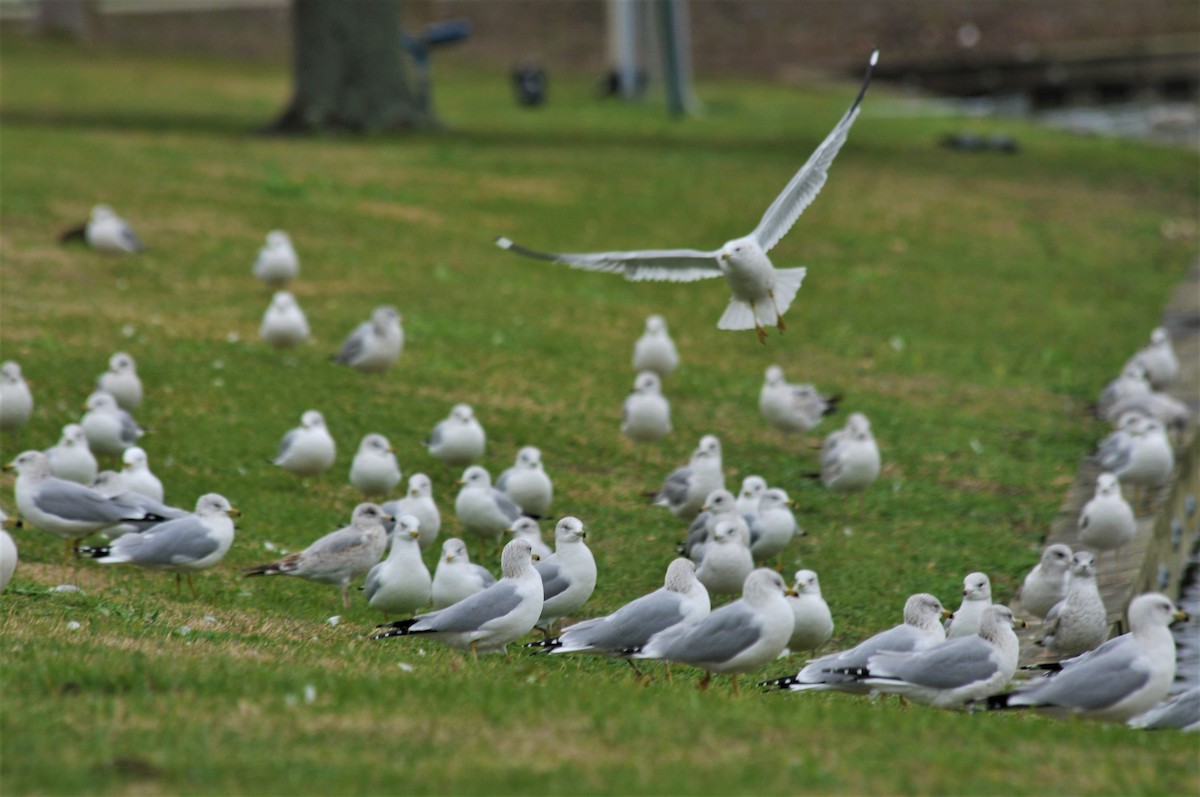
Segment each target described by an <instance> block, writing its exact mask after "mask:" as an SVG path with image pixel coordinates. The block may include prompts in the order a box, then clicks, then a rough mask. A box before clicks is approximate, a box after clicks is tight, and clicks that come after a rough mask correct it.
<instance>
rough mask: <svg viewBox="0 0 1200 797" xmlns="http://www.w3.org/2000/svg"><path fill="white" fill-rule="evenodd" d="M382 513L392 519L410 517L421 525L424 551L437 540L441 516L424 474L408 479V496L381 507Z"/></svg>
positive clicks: (427, 478)
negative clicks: (403, 516)
mask: <svg viewBox="0 0 1200 797" xmlns="http://www.w3.org/2000/svg"><path fill="white" fill-rule="evenodd" d="M383 511H384V512H386V513H387V514H389V515H391V516H392V517H400V516H401V515H412V516H414V517H415V518H416V519H417V522H419V523H420V524H421V537H420V544H421V550H425V549H426V548H428V547H429V546H430V545H433V541H434V540H436V539H437V536H438V532H439V531H441V529H442V514H441V512H439V511H438V508H437V504H435V503H434V501H433V482H431V481H430V480H429V477H428V476H426V475H425V474H424V473H414V474H413V475H412V476H409V477H408V494H407V495H405V496H404V497H403V498H400V499H397V500H395V501H388V502H387V503H386V504H384V505H383Z"/></svg>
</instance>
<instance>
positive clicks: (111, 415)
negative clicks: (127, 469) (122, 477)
mask: <svg viewBox="0 0 1200 797" xmlns="http://www.w3.org/2000/svg"><path fill="white" fill-rule="evenodd" d="M85 406H86V408H87V412H86V413H84V416H83V419H82V420H80V421H79V425H80V426H82V427H83V433H84V434H85V435H87V439H88V446H89V447H90V448H91V449H92V451H93V453H96V454H100V455H101V456H109V457H119V456H121V454H122V453H123V452H124V451H125V449H127V448H129V447H130V446H132V445H136V444H137V440H138V438H139V437H141V436H142V434H143V432H142V430H141V429H140V428H139V427H138V425H137V421H135V420H134V419H133V416H132V415H130V414H129V413H128V412H126V411H125V410H123V409H121V407H120V405H118V404H117V400H116V399H115V398H113V396H112V394H111V393H105V392H104V391H103V390H97V391H96V392H94V393H92V395H90V396H88V399H87V403H86V405H85Z"/></svg>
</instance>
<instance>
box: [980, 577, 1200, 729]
mask: <svg viewBox="0 0 1200 797" xmlns="http://www.w3.org/2000/svg"><path fill="white" fill-rule="evenodd" d="M1187 619H1188V616H1187V615H1186V614H1185V613H1183V612H1181V611H1177V610H1176V609H1175V605H1174V604H1173V603H1171V601H1170V599H1169V598H1167V596H1166V595H1160V594H1158V593H1147V594H1145V595H1139V596H1137V597H1136V598H1134V599H1133V601H1132V602H1131V603H1130V604H1129V628H1130V632H1129V633H1128V634H1123V635H1121V636H1119V637H1116V638H1115V639H1110V640H1109V641H1108V642H1106V643H1105V644H1104V645H1102V646H1101V647H1099V648H1097V649H1096V650H1094V651H1092V652H1090V653H1086V654H1084V655H1082V656H1078V657H1076V658H1074V659H1070V660H1068V661H1064V662H1062V671H1061V672H1059V673H1058V674H1056V675H1053V676H1051V677H1048V678H1045V679H1042V680H1039V681H1037V682H1035V683H1034V684H1033V685H1032V686H1028V687H1024V688H1022V689H1019V690H1017V691H1015V692H1009V693H1008V694H1003V695H993V696H992V697H990V698H988V702H987V707H988V708H990V709H1004V708H1025V707H1032V708H1041V709H1045V710H1055V709H1056V710H1057V711H1059V712H1065V713H1075V714H1080V715H1082V716H1084V717H1090V718H1092V719H1099V720H1108V721H1111V722H1126V721H1127V720H1129V719H1131V718H1132V717H1136V716H1138V715H1139V714H1142V713H1145V712H1146V711H1149V710H1150V709H1151V708H1153V707H1154V706H1155V705H1157V704H1158V702H1159V701H1160V700H1162V699H1163V698H1164V697H1166V696H1167V692H1168V691H1169V690H1170V688H1171V682H1172V681H1173V680H1174V679H1175V638H1174V637H1173V636H1172V635H1171V631H1170V629H1168V628H1167V626H1169V625H1170V624H1171V622H1172V621H1176V620H1187Z"/></svg>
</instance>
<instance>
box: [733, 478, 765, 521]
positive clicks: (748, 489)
mask: <svg viewBox="0 0 1200 797" xmlns="http://www.w3.org/2000/svg"><path fill="white" fill-rule="evenodd" d="M766 491H767V480H766V479H764V478H763V477H762V476H747V477H746V478H744V479H742V490H741V492H739V493H738V494H737V511H738V514H739V515H749V514H751V513H754V512H757V511H758V502H759V501H761V500H762V497H763V493H765V492H766Z"/></svg>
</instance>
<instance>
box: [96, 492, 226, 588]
mask: <svg viewBox="0 0 1200 797" xmlns="http://www.w3.org/2000/svg"><path fill="white" fill-rule="evenodd" d="M239 514H240V513H239V512H238V510H236V509H234V508H233V507H232V506H230V504H229V501H228V500H226V499H225V497H224V496H221V495H218V494H217V493H208V494H207V495H203V496H201V497H200V500H198V501H197V502H196V511H195V513H194V514H188V515H185V516H183V517H180V518H175V519H174V520H168V521H166V522H165V523H159V524H158V525H156V526H154V527H153V528H152V529H149V530H148V531H145V532H143V533H141V534H124V535H122V536H120V537H118V538H117V540H116V541H115V542H114V543H112V545H103V546H96V547H86V546H85V547H79V548H76V549H75V553H76V554H77V555H78V556H88V557H91V558H93V559H95V560H96V561H98V562H100V563H101V564H106V565H117V564H131V565H136V566H138V567H144V568H146V569H147V570H165V571H167V572H168V573H174V574H175V589H176V591H178V590H179V584H180V580H181V578H182V576H183V575H184V574H185V573H186V574H187V579H188V586H189V587H191V589H192V594H193V595H195V594H196V587H195V585H194V584H193V583H192V573H195V572H197V571H200V570H207V569H208V568H210V567H213V566H215V565H216V564H217V563H218V562H220V561H221V560H222V559H224V558H225V554H226V553H228V552H229V546H231V545H232V544H233V535H234V529H233V520H232V518H234V517H237V516H238V515H239Z"/></svg>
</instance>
